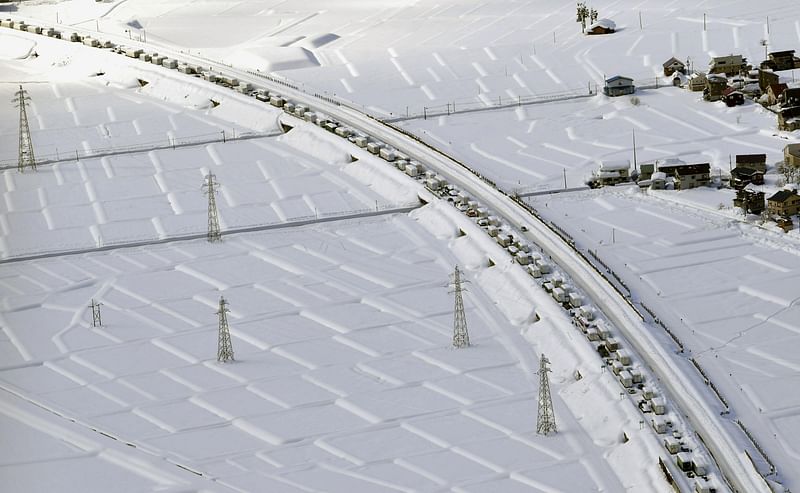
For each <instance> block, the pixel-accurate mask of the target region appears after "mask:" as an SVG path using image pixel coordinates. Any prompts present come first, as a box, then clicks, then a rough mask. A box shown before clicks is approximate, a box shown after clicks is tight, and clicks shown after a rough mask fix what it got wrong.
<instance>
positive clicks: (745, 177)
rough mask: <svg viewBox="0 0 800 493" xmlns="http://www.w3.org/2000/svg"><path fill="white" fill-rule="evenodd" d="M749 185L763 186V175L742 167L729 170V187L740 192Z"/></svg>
mask: <svg viewBox="0 0 800 493" xmlns="http://www.w3.org/2000/svg"><path fill="white" fill-rule="evenodd" d="M751 183H752V184H753V185H763V184H764V173H763V172H762V171H756V170H754V169H753V168H745V167H742V166H737V167H735V168H733V169H732V170H731V186H732V187H733V188H735V189H736V190H741V189H742V188H744V187H746V186H747V185H749V184H751Z"/></svg>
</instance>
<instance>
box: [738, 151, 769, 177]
mask: <svg viewBox="0 0 800 493" xmlns="http://www.w3.org/2000/svg"><path fill="white" fill-rule="evenodd" d="M736 167H737V168H738V167H743V168H750V169H754V170H756V171H760V172H762V173H766V172H767V155H766V154H737V155H736Z"/></svg>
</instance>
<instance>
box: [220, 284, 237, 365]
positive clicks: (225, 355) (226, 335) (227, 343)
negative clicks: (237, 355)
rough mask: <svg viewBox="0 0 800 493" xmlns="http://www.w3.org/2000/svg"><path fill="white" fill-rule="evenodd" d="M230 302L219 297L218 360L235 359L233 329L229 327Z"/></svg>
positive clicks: (224, 361) (222, 361)
mask: <svg viewBox="0 0 800 493" xmlns="http://www.w3.org/2000/svg"><path fill="white" fill-rule="evenodd" d="M229 311H230V310H229V309H228V302H227V301H225V298H223V297H222V296H220V297H219V310H217V315H219V338H218V342H217V361H219V362H221V363H227V362H228V361H233V345H232V344H231V331H230V329H228V315H227V313H228V312H229Z"/></svg>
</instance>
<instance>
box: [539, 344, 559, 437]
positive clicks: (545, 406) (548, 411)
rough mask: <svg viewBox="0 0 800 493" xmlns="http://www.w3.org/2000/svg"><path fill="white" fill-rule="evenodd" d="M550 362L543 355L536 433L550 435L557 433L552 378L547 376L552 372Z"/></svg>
mask: <svg viewBox="0 0 800 493" xmlns="http://www.w3.org/2000/svg"><path fill="white" fill-rule="evenodd" d="M548 364H550V360H548V359H547V357H546V356H545V355H544V354H543V355H542V359H541V360H539V372H538V374H539V414H538V416H537V418H536V433H538V434H540V435H549V434H550V433H556V432H557V431H558V430H557V429H556V415H555V412H553V399H552V398H551V397H550V378H549V377H548V376H547V374H548V373H549V372H550V371H552V370H550V368H549V367H548V366H547V365H548Z"/></svg>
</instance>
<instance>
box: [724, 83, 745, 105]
mask: <svg viewBox="0 0 800 493" xmlns="http://www.w3.org/2000/svg"><path fill="white" fill-rule="evenodd" d="M722 100H723V101H725V105H726V106H728V107H731V108H732V107H734V106H740V105H743V104H744V94H743V93H742V91H739V90H737V89H734V88H733V87H727V88H725V90H723V91H722Z"/></svg>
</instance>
